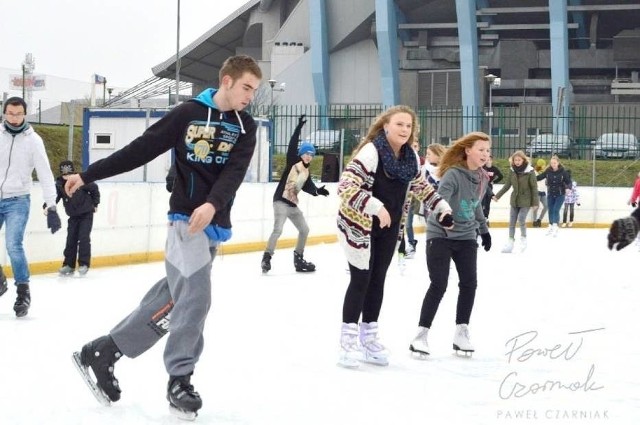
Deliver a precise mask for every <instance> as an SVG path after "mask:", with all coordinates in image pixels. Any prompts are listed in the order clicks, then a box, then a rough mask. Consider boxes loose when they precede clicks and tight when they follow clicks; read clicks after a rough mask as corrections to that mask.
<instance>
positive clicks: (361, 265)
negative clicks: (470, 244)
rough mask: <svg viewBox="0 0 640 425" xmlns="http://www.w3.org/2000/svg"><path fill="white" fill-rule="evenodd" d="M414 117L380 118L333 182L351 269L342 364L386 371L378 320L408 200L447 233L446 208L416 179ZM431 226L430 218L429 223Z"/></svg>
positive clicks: (406, 111)
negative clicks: (421, 207) (366, 365)
mask: <svg viewBox="0 0 640 425" xmlns="http://www.w3.org/2000/svg"><path fill="white" fill-rule="evenodd" d="M417 131H418V124H417V118H416V114H415V113H414V112H413V110H412V109H411V108H409V107H408V106H403V105H400V106H394V107H391V108H389V109H387V110H386V111H384V112H383V113H382V114H380V116H378V117H377V118H376V120H375V122H374V123H373V124H372V125H371V127H370V128H369V131H368V133H367V135H366V136H365V138H364V140H363V141H362V142H361V143H360V145H358V147H357V149H356V150H355V154H354V156H353V157H352V159H351V161H350V162H349V164H347V166H346V168H345V170H344V172H343V173H342V175H341V176H340V182H339V183H338V197H339V199H340V210H339V212H338V219H337V225H338V240H339V242H340V244H341V245H342V247H343V249H344V251H345V254H346V257H347V260H348V262H349V272H350V282H349V286H348V287H347V290H346V293H345V297H344V303H343V307H342V329H341V335H340V358H339V361H338V364H339V365H341V366H344V367H350V368H355V367H358V366H359V364H360V361H365V362H368V363H373V364H377V365H382V366H386V365H388V364H389V360H388V356H389V353H388V350H387V349H386V348H385V346H384V345H382V344H381V343H380V342H379V340H378V316H379V315H380V309H381V307H382V298H383V294H384V284H385V279H386V274H387V270H388V268H389V265H390V264H391V260H392V258H393V254H394V252H395V249H396V247H397V244H398V243H399V242H400V238H401V237H402V234H403V232H404V223H405V219H406V216H407V212H408V210H409V204H410V196H409V194H411V196H414V197H415V198H416V199H418V200H419V201H420V202H424V203H425V205H426V208H428V209H431V210H433V211H434V212H435V213H436V214H434V216H437V217H438V218H439V219H440V222H439V223H440V225H442V226H444V227H445V228H450V227H451V225H452V222H453V220H452V219H451V215H450V213H451V208H450V207H449V205H448V204H447V202H445V201H444V200H443V199H442V198H441V197H440V196H439V195H438V194H437V193H436V191H435V189H434V188H433V187H432V186H431V185H429V184H428V183H427V182H426V180H425V179H424V178H423V177H422V175H421V174H420V168H419V160H418V154H417V153H416V152H415V151H414V150H413V149H412V147H411V143H412V142H413V141H414V140H417ZM434 220H435V218H434Z"/></svg>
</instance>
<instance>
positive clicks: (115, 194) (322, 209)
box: [0, 181, 631, 276]
mask: <svg viewBox="0 0 640 425" xmlns="http://www.w3.org/2000/svg"><path fill="white" fill-rule="evenodd" d="M98 184H99V187H100V192H101V203H100V206H99V207H98V211H97V212H96V214H95V216H94V228H93V231H92V234H91V242H92V243H91V245H92V259H91V267H92V268H95V267H113V266H117V265H125V264H136V263H147V262H156V261H162V260H163V259H164V247H165V242H166V226H167V216H166V214H167V206H168V200H169V193H168V192H167V191H166V189H165V183H164V182H151V183H129V182H104V181H103V182H98ZM323 184H324V183H323ZM276 185H277V183H245V184H243V185H242V186H241V187H240V190H239V191H238V194H237V196H236V198H235V200H234V207H233V212H232V222H233V237H232V239H231V240H230V241H229V242H227V243H225V244H223V245H222V247H221V249H220V251H219V252H220V254H221V255H226V254H229V255H231V254H237V253H246V252H261V251H264V249H265V247H266V243H267V240H268V238H269V235H270V234H271V231H272V229H273V208H272V198H273V192H274V191H275V188H276ZM326 185H327V189H328V190H329V192H330V195H329V196H328V197H323V196H317V197H314V196H309V195H308V194H306V193H301V194H300V204H299V207H300V208H301V209H302V210H303V213H304V215H305V218H306V220H307V223H308V225H309V229H310V233H309V237H308V239H307V245H315V244H321V243H334V242H336V240H337V236H336V214H337V211H338V198H337V196H336V194H335V191H336V183H327V184H326ZM500 187H501V185H496V187H495V189H494V190H495V191H498V190H499V189H500ZM579 189H580V199H581V206H580V207H576V208H575V221H574V225H573V227H574V228H608V227H609V225H610V223H611V221H613V220H614V219H616V218H619V217H623V216H626V215H628V214H629V212H630V207H629V206H628V205H626V202H627V200H628V197H629V194H630V191H631V189H630V188H602V187H599V188H591V187H582V188H579ZM257 205H260V206H261V207H260V208H257V207H256V206H257ZM58 210H59V213H60V218H61V220H62V222H63V223H62V229H61V230H60V231H59V232H57V233H56V234H54V235H51V233H50V232H49V230H48V229H47V227H46V218H45V216H44V215H42V214H41V211H42V193H41V190H40V187H39V184H37V183H36V184H35V185H34V188H33V190H32V193H31V213H30V217H29V222H28V224H27V229H26V234H25V239H24V247H25V251H26V254H27V258H28V260H29V268H30V271H31V273H32V274H34V275H35V274H43V273H54V272H56V271H57V270H58V269H59V268H60V267H61V266H62V258H63V257H62V251H63V250H64V246H65V242H66V228H67V225H66V223H67V216H66V214H65V213H64V208H63V207H62V203H59V204H58ZM508 217H509V199H508V197H507V196H505V197H503V199H501V200H500V201H499V202H492V204H491V214H490V222H491V227H492V228H501V227H506V226H507V223H508ZM530 217H531V215H529V219H530ZM547 219H548V217H545V219H544V220H543V227H546V225H547V223H546V220H547ZM421 220H422V219H421V218H415V219H414V229H415V232H416V233H417V234H423V233H424V232H425V227H424V222H423V221H421ZM528 225H529V227H531V225H530V220H529V224H528ZM4 231H5V229H4V227H3V229H2V230H0V240H2V241H3V242H4ZM297 235H298V232H297V230H296V228H295V227H294V226H293V225H292V224H291V223H290V222H287V223H286V224H285V227H284V229H283V233H282V236H281V237H280V239H279V241H278V244H277V249H290V248H292V247H294V246H295V243H296V239H297ZM3 242H0V264H1V265H2V266H3V268H4V272H5V273H6V274H7V275H9V276H11V267H10V264H9V258H8V256H7V253H6V249H5V244H4V243H3Z"/></svg>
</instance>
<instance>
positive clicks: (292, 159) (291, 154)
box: [287, 114, 307, 168]
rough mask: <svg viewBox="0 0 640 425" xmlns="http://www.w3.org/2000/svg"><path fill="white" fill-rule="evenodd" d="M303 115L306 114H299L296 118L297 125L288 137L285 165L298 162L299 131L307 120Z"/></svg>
mask: <svg viewBox="0 0 640 425" xmlns="http://www.w3.org/2000/svg"><path fill="white" fill-rule="evenodd" d="M305 117H306V115H304V114H302V115H300V117H299V118H298V125H297V126H296V129H295V130H293V134H292V135H291V138H290V139H289V147H288V148H287V165H291V164H294V163H296V162H298V143H299V142H300V133H301V132H302V127H304V125H305V123H306V122H307V120H306V119H305ZM287 168H288V167H287Z"/></svg>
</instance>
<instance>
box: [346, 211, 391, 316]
mask: <svg viewBox="0 0 640 425" xmlns="http://www.w3.org/2000/svg"><path fill="white" fill-rule="evenodd" d="M378 226H379V225H378V221H377V220H374V227H373V230H372V232H371V246H370V249H371V258H370V260H369V269H368V270H360V269H358V268H356V267H354V266H353V265H351V264H349V271H350V272H351V281H350V282H349V287H348V288H347V292H346V294H345V296H344V304H343V305H342V321H343V322H344V323H358V319H359V318H360V314H361V313H362V321H363V322H366V323H371V322H377V321H378V316H379V315H380V309H381V308H382V298H383V296H384V282H385V279H386V277H387V270H388V269H389V265H390V264H391V260H392V259H393V254H394V250H395V247H396V242H397V238H398V231H399V224H396V225H392V226H391V227H385V228H384V229H380V228H379V227H378Z"/></svg>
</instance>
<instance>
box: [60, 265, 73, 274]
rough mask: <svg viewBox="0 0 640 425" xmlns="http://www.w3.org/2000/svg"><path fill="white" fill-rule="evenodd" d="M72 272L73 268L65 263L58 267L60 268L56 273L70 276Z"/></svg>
mask: <svg viewBox="0 0 640 425" xmlns="http://www.w3.org/2000/svg"><path fill="white" fill-rule="evenodd" d="M73 272H74V269H72V268H71V267H69V266H66V265H65V266H62V267H60V270H58V274H59V275H60V276H71V275H72V274H73Z"/></svg>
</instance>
